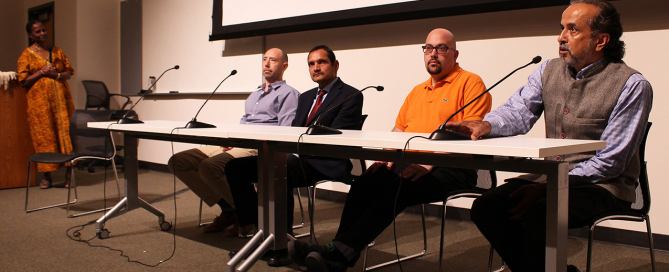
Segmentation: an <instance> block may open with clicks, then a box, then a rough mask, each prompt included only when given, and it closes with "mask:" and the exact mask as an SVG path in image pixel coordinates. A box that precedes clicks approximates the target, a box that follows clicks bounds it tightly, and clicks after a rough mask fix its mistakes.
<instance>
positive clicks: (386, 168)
mask: <svg viewBox="0 0 669 272" xmlns="http://www.w3.org/2000/svg"><path fill="white" fill-rule="evenodd" d="M423 53H424V58H425V68H426V69H427V72H428V73H429V74H430V79H428V80H427V81H425V82H424V83H421V84H418V86H416V87H414V89H413V90H412V91H411V93H409V95H408V96H407V98H406V100H405V101H404V105H402V108H401V109H400V112H399V114H398V115H397V120H396V121H395V127H394V128H393V131H397V132H414V133H415V132H422V133H431V132H433V131H434V130H435V129H437V128H438V127H439V125H441V124H442V123H444V121H446V118H448V117H449V116H450V115H451V114H453V113H454V112H456V111H457V110H458V109H460V108H461V107H463V106H464V105H465V104H467V103H468V102H469V101H471V100H473V99H474V98H475V97H476V96H478V95H480V94H481V93H483V92H484V91H485V90H486V89H485V85H484V84H483V81H482V80H481V78H480V77H479V76H477V75H475V74H472V73H470V72H467V71H465V70H463V69H462V68H460V65H458V63H457V62H456V61H457V58H458V54H459V52H458V51H457V50H456V44H455V38H454V37H453V33H451V32H449V31H448V30H446V29H435V30H432V32H430V34H429V35H428V36H427V40H426V41H425V45H424V46H423ZM491 105H492V98H491V96H490V94H486V95H485V96H483V97H481V98H480V99H479V100H477V101H476V102H474V103H472V105H470V106H469V107H468V108H466V109H465V110H463V111H462V112H460V113H459V114H458V115H456V116H454V117H453V119H452V120H454V121H455V120H472V121H473V120H483V117H484V116H485V115H486V114H487V113H488V112H490V108H491ZM394 166H395V165H394V164H393V163H392V162H376V163H374V164H372V165H371V166H370V167H369V169H367V171H366V172H365V174H363V175H362V176H361V177H360V178H358V179H356V180H355V181H354V182H353V185H352V186H351V190H350V191H349V194H348V197H347V199H346V204H345V206H344V211H343V214H342V217H341V222H340V224H339V230H338V231H337V236H335V239H334V240H333V242H332V243H330V244H327V245H325V246H320V245H311V244H308V243H304V242H300V241H291V242H290V243H289V244H288V252H289V253H290V255H291V258H293V260H294V261H295V262H296V263H297V264H298V265H300V266H306V267H307V270H308V271H345V270H346V269H347V267H353V266H354V265H355V262H356V261H357V260H358V257H359V256H360V252H361V251H362V250H363V249H365V247H366V246H367V245H368V244H369V243H370V242H372V241H374V239H376V237H377V236H378V235H379V234H381V232H383V230H385V229H386V228H387V227H388V225H390V224H391V223H392V222H393V219H394V218H395V216H397V214H399V213H400V212H402V211H403V210H404V209H405V208H406V207H408V206H413V205H418V204H422V203H430V202H436V201H442V200H443V199H444V197H445V196H446V195H447V194H448V192H450V191H454V190H461V189H469V188H473V187H475V186H476V179H477V176H476V171H475V170H469V169H454V168H447V167H435V166H431V165H418V164H412V165H409V166H407V167H406V168H404V169H399V168H400V167H394ZM402 181H403V182H402ZM400 183H401V186H400ZM399 187H401V190H400V192H399V196H398V197H397V206H394V205H393V204H394V203H395V197H396V196H397V193H398V188H399Z"/></svg>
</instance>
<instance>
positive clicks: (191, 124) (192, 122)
mask: <svg viewBox="0 0 669 272" xmlns="http://www.w3.org/2000/svg"><path fill="white" fill-rule="evenodd" d="M236 74H237V70H232V72H230V74H229V75H228V76H226V77H225V78H224V79H223V80H222V81H221V83H218V86H216V89H214V91H213V92H211V94H210V95H209V97H207V100H205V101H204V103H202V106H201V107H200V109H199V110H198V111H197V113H196V114H195V117H193V120H190V122H188V123H186V125H185V126H184V127H185V128H215V127H216V126H214V125H212V124H207V123H202V122H198V121H197V116H198V115H199V114H200V111H201V110H202V108H204V105H205V104H207V102H209V99H211V97H212V96H213V95H214V93H215V92H216V90H218V87H220V86H221V84H223V82H224V81H225V80H226V79H228V78H229V77H231V76H234V75H236Z"/></svg>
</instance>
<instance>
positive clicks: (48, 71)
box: [41, 63, 58, 79]
mask: <svg viewBox="0 0 669 272" xmlns="http://www.w3.org/2000/svg"><path fill="white" fill-rule="evenodd" d="M41 73H42V74H44V75H45V76H47V77H50V78H53V79H56V78H58V71H56V67H54V66H53V65H52V64H51V63H47V64H46V65H44V67H42V71H41Z"/></svg>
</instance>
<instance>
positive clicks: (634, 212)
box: [586, 122, 655, 272]
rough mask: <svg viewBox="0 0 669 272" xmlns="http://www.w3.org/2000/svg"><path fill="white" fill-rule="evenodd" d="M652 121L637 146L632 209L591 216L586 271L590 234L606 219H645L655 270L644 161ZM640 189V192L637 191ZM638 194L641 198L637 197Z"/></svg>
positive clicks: (642, 220)
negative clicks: (634, 193)
mask: <svg viewBox="0 0 669 272" xmlns="http://www.w3.org/2000/svg"><path fill="white" fill-rule="evenodd" d="M651 125H653V123H651V122H648V124H647V125H646V133H645V134H644V136H643V140H642V141H641V145H640V146H639V159H640V161H641V171H640V173H639V186H638V187H637V201H636V202H635V203H634V204H633V205H632V209H631V210H629V211H617V212H607V213H603V214H600V215H598V216H596V217H595V218H593V219H592V220H591V223H590V228H589V229H590V231H589V235H588V261H587V262H588V266H587V270H586V271H588V272H590V271H591V261H592V246H593V244H592V236H593V234H594V231H595V226H597V224H599V223H601V222H604V221H606V220H625V221H634V222H644V221H646V230H647V232H648V244H649V249H650V263H651V267H652V269H653V271H655V253H654V250H653V232H652V231H651V230H650V216H649V215H648V212H649V211H650V187H649V185H648V172H647V166H646V161H645V153H646V139H647V138H648V131H649V130H650V126H651ZM639 191H640V192H639ZM639 194H640V195H641V199H639Z"/></svg>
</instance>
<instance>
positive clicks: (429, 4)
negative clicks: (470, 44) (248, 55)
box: [209, 0, 570, 41]
mask: <svg viewBox="0 0 669 272" xmlns="http://www.w3.org/2000/svg"><path fill="white" fill-rule="evenodd" d="M223 1H224V0H214V1H213V13H212V31H211V35H209V41H217V40H227V39H238V38H247V37H257V36H265V35H273V34H283V33H292V32H300V31H309V30H319V29H328V28H337V27H348V26H358V25H368V24H378V23H388V22H398V21H407V20H417V19H427V18H437V17H447V16H455V15H465V14H475V13H486V12H496V11H507V10H517V9H529V8H539V7H549V6H560V5H569V2H570V1H569V0H449V1H444V0H420V1H412V2H402V3H395V4H387V5H382V6H371V7H364V8H357V9H348V10H341V11H333V12H325V13H318V14H309V15H303V16H295V17H288V18H282V19H274V20H266V21H259V22H252V23H244V24H236V25H229V26H223V25H222V22H223Z"/></svg>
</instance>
